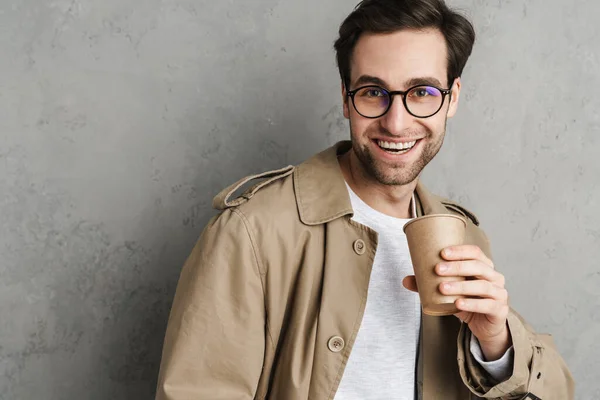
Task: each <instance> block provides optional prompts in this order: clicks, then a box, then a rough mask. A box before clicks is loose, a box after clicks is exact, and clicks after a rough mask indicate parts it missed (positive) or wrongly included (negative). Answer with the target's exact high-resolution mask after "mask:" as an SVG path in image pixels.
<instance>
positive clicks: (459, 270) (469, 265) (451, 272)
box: [435, 260, 506, 287]
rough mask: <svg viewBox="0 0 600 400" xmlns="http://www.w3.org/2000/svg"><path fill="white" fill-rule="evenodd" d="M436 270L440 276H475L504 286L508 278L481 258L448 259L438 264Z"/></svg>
mask: <svg viewBox="0 0 600 400" xmlns="http://www.w3.org/2000/svg"><path fill="white" fill-rule="evenodd" d="M435 272H436V273H437V274H438V275H440V276H464V277H475V278H477V279H483V280H486V281H490V282H492V283H494V284H495V285H497V286H500V287H504V285H505V283H506V279H505V278H504V275H502V274H501V273H500V272H498V271H496V270H494V269H493V268H492V267H490V266H489V265H487V264H485V263H483V262H481V261H479V260H465V261H448V262H444V263H440V264H438V265H436V267H435Z"/></svg>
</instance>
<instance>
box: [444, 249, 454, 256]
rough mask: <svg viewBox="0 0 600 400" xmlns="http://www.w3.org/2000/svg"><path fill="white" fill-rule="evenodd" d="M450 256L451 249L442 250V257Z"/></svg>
mask: <svg viewBox="0 0 600 400" xmlns="http://www.w3.org/2000/svg"><path fill="white" fill-rule="evenodd" d="M450 254H452V250H451V249H444V255H445V256H449V255H450Z"/></svg>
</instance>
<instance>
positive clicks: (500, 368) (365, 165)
mask: <svg viewBox="0 0 600 400" xmlns="http://www.w3.org/2000/svg"><path fill="white" fill-rule="evenodd" d="M474 36H475V34H474V31H473V28H472V26H471V24H470V23H469V22H468V21H467V20H466V19H465V18H463V17H462V16H460V15H459V14H457V13H455V12H453V11H452V10H450V9H448V8H447V6H446V5H445V4H444V2H443V0H365V1H363V2H362V3H360V4H359V5H358V7H357V8H356V9H355V11H354V12H353V13H352V14H351V15H350V16H349V17H348V18H347V19H346V20H345V21H344V23H343V24H342V26H341V28H340V37H339V39H338V40H337V42H336V44H335V49H336V52H337V61H338V65H339V69H340V74H341V80H342V98H343V107H344V115H345V117H346V118H347V119H349V122H350V131H351V139H352V140H351V142H342V143H339V144H337V145H336V146H335V147H333V148H331V149H329V150H326V151H324V152H323V153H321V154H318V155H316V156H315V157H313V158H311V159H310V160H308V161H306V162H305V163H303V164H301V165H299V166H298V167H288V168H284V169H282V170H278V171H272V172H268V173H265V174H261V175H258V176H254V177H249V178H246V179H243V180H242V181H240V182H238V183H236V184H234V185H232V186H231V187H229V188H227V189H225V190H224V191H223V192H222V193H221V194H219V195H218V196H217V197H216V198H215V201H214V206H215V207H216V208H217V209H219V210H221V213H220V214H219V215H218V216H217V217H215V218H213V219H212V220H211V221H210V223H209V224H208V226H207V227H206V229H205V231H204V232H203V234H202V236H201V238H200V240H199V241H198V244H197V245H196V247H195V248H194V250H193V252H192V254H191V256H190V257H189V259H188V260H187V262H186V264H185V266H184V269H183V272H182V275H181V278H180V283H179V287H178V289H177V294H176V296H175V301H174V304H173V309H172V312H171V316H170V319H169V325H168V329H167V334H166V339H165V346H164V350H163V361H162V365H161V371H160V376H159V383H158V394H157V399H160V400H183V399H211V400H217V399H228V400H229V399H269V400H272V399H276V400H300V399H314V400H317V399H335V400H349V399H352V400H357V399H360V400H368V399H385V400H391V399H413V398H418V399H425V400H431V399H434V400H435V399H443V400H454V399H456V400H459V399H461V400H467V399H470V398H477V397H481V398H493V399H498V398H502V399H521V398H530V399H543V400H549V399H560V400H566V399H572V398H573V391H574V384H573V380H572V377H571V375H570V373H569V371H568V370H567V368H566V366H565V364H564V362H563V360H562V359H561V357H560V356H559V355H558V353H557V351H556V349H555V347H554V346H553V344H552V341H551V339H550V338H549V336H545V335H539V334H536V333H535V332H534V331H533V330H532V329H531V328H530V327H529V326H528V325H527V324H526V323H525V322H524V321H523V320H522V319H521V318H520V317H519V316H518V315H517V314H516V313H515V312H514V311H512V310H510V309H509V307H508V294H507V291H506V289H505V288H504V277H503V276H502V274H501V273H500V272H498V271H496V270H495V269H494V265H493V263H492V261H491V260H490V252H489V246H488V241H487V238H486V236H485V234H484V233H483V231H481V230H480V229H479V227H478V225H479V222H478V220H477V218H476V217H475V216H474V215H473V214H472V213H471V212H469V211H467V210H466V209H464V208H463V207H461V206H460V205H458V204H455V203H453V202H451V201H448V200H444V199H441V198H439V197H437V196H434V195H432V194H430V193H429V192H428V191H427V190H426V189H425V188H424V187H423V186H422V185H421V184H420V183H419V175H420V174H421V171H422V170H423V168H424V167H425V166H426V165H427V164H428V163H429V162H430V161H431V160H432V159H433V157H434V156H435V155H436V154H437V152H438V151H439V149H440V147H441V146H442V142H443V139H444V134H445V126H446V120H447V119H448V118H451V117H452V116H454V114H455V113H456V110H457V107H458V102H459V99H460V93H461V88H462V84H461V79H460V76H461V73H462V70H463V68H464V66H465V64H466V62H467V59H468V57H469V56H470V54H471V49H472V46H473V42H474ZM254 179H261V181H259V182H258V183H256V184H255V185H254V186H252V187H250V188H249V189H248V190H246V191H245V192H244V193H243V194H242V195H241V196H239V197H235V196H234V193H235V192H237V191H239V190H240V188H241V186H243V185H245V184H246V183H247V182H249V181H251V180H254ZM439 213H449V214H459V215H461V216H463V217H465V218H466V219H467V220H468V226H467V234H466V244H465V245H463V246H456V247H453V248H449V249H446V250H445V251H444V252H443V254H442V256H443V258H444V260H445V262H444V263H443V264H440V265H437V266H436V272H437V273H438V274H440V275H443V276H465V277H467V278H468V279H467V280H466V281H464V282H463V283H458V284H456V285H450V286H448V287H446V286H441V287H440V288H439V290H440V291H441V292H442V293H445V294H452V295H461V296H463V297H464V299H462V300H458V301H457V303H456V306H457V308H458V309H459V310H461V311H460V313H458V314H457V315H456V316H450V317H430V316H426V315H422V314H421V310H420V304H419V301H418V296H417V295H416V294H415V293H413V291H416V290H417V288H416V284H415V280H414V276H412V265H411V262H410V256H409V253H408V247H407V244H406V238H405V236H404V235H403V233H402V226H403V225H404V223H405V222H407V221H408V220H409V219H410V218H413V217H417V216H421V215H427V214H439ZM403 286H404V287H403ZM407 289H410V290H407Z"/></svg>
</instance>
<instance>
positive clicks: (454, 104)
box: [448, 78, 462, 118]
mask: <svg viewBox="0 0 600 400" xmlns="http://www.w3.org/2000/svg"><path fill="white" fill-rule="evenodd" d="M461 89H462V82H461V80H460V78H456V79H455V80H454V85H452V92H451V93H450V106H449V107H448V118H452V117H454V115H456V112H457V111H458V101H459V100H460V91H461Z"/></svg>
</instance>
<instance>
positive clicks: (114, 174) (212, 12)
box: [0, 0, 600, 400]
mask: <svg viewBox="0 0 600 400" xmlns="http://www.w3.org/2000/svg"><path fill="white" fill-rule="evenodd" d="M451 4H452V5H454V6H457V7H459V8H461V9H464V10H465V11H466V12H467V14H468V15H470V16H471V18H472V20H473V21H474V22H475V24H476V27H477V31H478V34H479V39H478V42H477V45H476V49H475V52H474V55H473V57H472V59H471V62H470V64H469V66H468V68H467V70H466V72H465V75H464V88H465V91H464V94H465V95H464V97H463V102H462V105H461V109H460V112H459V115H458V116H457V117H456V118H455V119H454V120H453V121H451V122H450V125H449V132H448V138H447V141H446V144H445V148H444V150H443V151H442V153H441V154H440V155H439V157H438V158H437V159H436V160H435V161H434V162H433V163H432V165H431V166H430V167H429V168H428V170H427V171H426V174H425V177H424V179H425V181H426V182H427V183H428V184H429V186H430V187H431V188H432V189H433V190H434V191H437V192H439V193H440V194H445V195H447V196H449V197H452V198H454V199H456V200H459V201H462V202H463V203H464V204H465V205H466V206H468V207H470V208H472V209H473V210H474V211H475V212H476V213H477V214H478V215H479V216H480V218H481V220H482V221H483V225H484V227H485V228H486V230H487V232H488V233H489V236H490V237H491V239H492V244H493V249H494V253H495V256H496V263H497V265H498V267H499V268H500V269H501V270H502V271H503V272H504V273H505V275H506V277H507V279H508V286H509V291H510V293H511V301H512V305H513V306H514V307H515V308H516V309H517V310H519V311H520V312H521V313H522V314H523V315H524V316H525V317H526V318H527V319H528V320H529V321H530V322H531V323H532V324H533V325H534V326H535V327H536V328H537V329H538V330H540V331H547V332H551V333H553V334H554V336H555V340H556V342H557V345H558V347H559V348H560V350H561V352H562V354H563V355H564V357H565V358H566V360H567V362H568V364H569V366H570V367H571V369H572V371H573V373H574V375H575V378H576V380H577V383H578V390H577V398H578V399H584V400H590V399H600V380H599V379H597V378H598V367H597V365H598V360H599V359H600V350H599V347H600V346H599V345H598V338H599V337H600V314H599V313H598V312H597V310H598V309H599V308H600V297H599V295H598V291H599V290H600V289H599V288H600V270H599V269H598V264H597V260H598V259H600V246H599V244H600V204H599V199H600V181H599V179H598V177H599V176H600V159H599V158H598V153H597V152H598V148H599V147H598V146H599V145H600V143H599V141H600V112H599V111H598V109H600V97H599V96H598V95H597V94H598V93H597V88H599V87H600V75H598V73H597V71H598V69H599V68H600V44H599V43H600V28H599V26H600V25H598V24H597V23H596V19H597V18H596V17H597V16H598V15H600V4H599V3H598V2H596V1H591V0H574V1H561V0H551V1H549V0H527V1H512V0H504V1H496V0H493V1H492V0H489V1H485V0H454V1H451ZM353 6H354V2H353V1H347V0H330V1H317V0H307V1H302V2H300V1H292V0H255V1H235V2H234V1H207V0H54V1H52V2H47V1H41V0H0V399H2V400H29V399H46V400H59V399H89V400H100V399H102V400H104V399H112V400H119V399H150V398H152V397H153V395H154V391H155V382H156V376H157V372H158V365H159V360H160V353H161V347H162V340H163V335H164V330H165V326H166V321H167V316H168V312H169V307H170V304H171V301H172V297H173V294H174V290H175V285H176V282H177V278H178V274H179V271H180V269H181V266H182V265H183V262H184V260H185V258H186V257H187V255H188V254H189V252H190V250H191V248H192V245H193V243H194V242H195V240H196V239H197V237H198V236H199V234H200V232H201V230H202V227H203V225H204V224H205V223H206V222H207V220H208V218H209V217H210V216H212V215H213V211H212V210H211V208H210V202H211V199H212V196H213V195H214V194H216V193H217V192H218V191H219V189H220V188H222V187H224V186H225V185H227V184H229V183H230V182H232V181H234V180H236V179H238V178H240V177H242V176H245V175H247V174H249V173H254V172H259V171H262V170H265V169H270V168H275V167H280V166H283V165H287V164H289V163H298V162H300V161H302V160H304V159H305V158H307V157H309V156H310V155H311V154H313V153H315V152H316V151H318V150H320V149H322V148H324V147H326V146H329V145H330V144H332V143H334V142H336V141H337V140H340V139H342V138H347V137H348V127H347V124H346V122H345V120H344V119H343V117H342V114H341V108H340V95H339V80H338V76H337V72H336V69H335V63H334V56H333V52H332V42H333V40H334V39H335V36H336V32H337V28H338V26H339V23H340V22H341V21H342V19H343V18H344V16H345V15H347V13H348V12H350V11H351V9H352V8H353Z"/></svg>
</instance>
